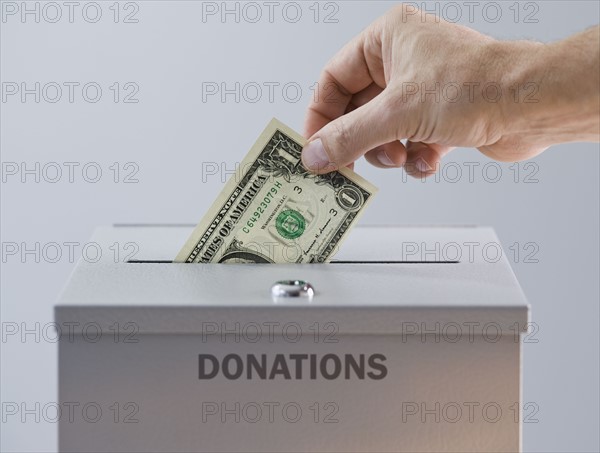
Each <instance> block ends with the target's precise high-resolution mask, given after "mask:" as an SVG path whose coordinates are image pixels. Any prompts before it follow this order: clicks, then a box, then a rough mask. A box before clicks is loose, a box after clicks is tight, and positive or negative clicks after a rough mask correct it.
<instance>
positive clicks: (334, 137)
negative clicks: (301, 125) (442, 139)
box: [302, 94, 398, 173]
mask: <svg viewBox="0 0 600 453" xmlns="http://www.w3.org/2000/svg"><path fill="white" fill-rule="evenodd" d="M385 104H386V100H385V96H384V94H381V95H379V96H377V97H375V98H374V99H373V100H372V101H371V102H368V103H366V104H365V105H363V106H361V107H359V108H357V109H356V110H353V111H351V112H349V113H347V114H346V115H343V116H341V117H339V118H337V119H335V120H333V121H331V122H330V123H328V124H327V125H325V126H324V127H323V128H322V129H321V130H319V131H318V132H317V133H316V134H315V135H314V136H313V137H311V139H310V141H309V143H308V144H307V145H306V146H305V147H304V149H303V150H302V163H303V164H304V166H305V167H306V168H308V169H309V170H311V171H313V172H315V173H327V172H329V171H332V170H335V169H337V168H339V167H342V166H345V165H348V164H350V163H351V162H354V161H355V160H357V159H358V158H360V157H361V156H362V155H363V154H365V153H366V152H367V151H369V150H371V149H373V148H376V147H378V146H379V145H383V144H386V143H390V142H393V141H395V140H397V137H396V128H395V126H394V124H395V123H394V122H393V121H390V120H389V112H387V110H388V109H387V107H388V106H386V105H385ZM388 157H390V159H392V158H393V159H396V160H398V157H397V153H396V152H394V153H392V156H388ZM392 162H393V160H392Z"/></svg>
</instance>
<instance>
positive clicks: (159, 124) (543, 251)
mask: <svg viewBox="0 0 600 453" xmlns="http://www.w3.org/2000/svg"><path fill="white" fill-rule="evenodd" d="M2 3H3V4H5V3H7V2H2ZM285 3H286V2H282V3H281V4H282V5H284V4H285ZM486 3H488V2H481V5H482V7H483V5H485V4H486ZM83 4H85V2H83V3H82V5H83ZM100 4H101V7H102V14H103V16H102V18H101V19H100V20H99V21H98V22H97V23H88V22H86V21H85V20H84V18H83V16H82V14H81V9H77V10H76V11H75V16H74V22H73V23H69V22H68V18H67V17H65V15H66V14H67V12H68V10H67V8H66V7H65V6H63V7H62V12H63V17H62V19H61V20H60V21H59V22H57V23H48V22H46V21H45V20H44V18H43V17H42V18H41V20H40V23H36V22H35V21H34V20H33V18H31V17H28V18H27V20H26V21H25V22H24V23H23V21H22V20H21V18H20V17H19V16H10V17H8V18H7V20H6V23H0V26H1V27H2V31H1V66H2V68H1V78H2V82H3V83H5V82H17V83H21V82H27V83H28V84H29V85H30V86H32V85H33V84H34V83H35V82H40V83H41V85H44V84H46V83H48V82H57V83H59V84H62V83H63V82H79V83H80V84H81V85H80V86H79V88H81V86H82V85H84V84H85V83H87V82H96V83H98V84H100V86H101V87H102V89H103V94H102V97H101V99H100V100H99V101H98V102H97V103H88V102H85V101H84V100H83V98H82V96H81V91H80V89H79V90H77V89H76V92H75V99H74V102H73V103H70V102H68V99H67V98H66V97H67V94H66V92H63V97H62V99H61V100H60V101H59V102H56V103H49V102H45V101H44V100H43V99H42V100H41V102H40V103H36V102H34V101H33V98H32V96H29V97H28V98H27V101H26V102H24V103H23V102H21V100H20V99H19V98H18V97H17V96H13V97H9V98H8V99H7V100H6V102H4V101H3V102H2V104H1V109H2V110H1V152H2V156H1V157H2V162H3V163H7V162H17V163H21V162H26V163H27V164H28V166H29V167H30V168H33V166H34V165H35V162H40V165H41V166H42V167H43V166H44V165H45V164H47V163H48V162H57V163H59V164H62V163H63V162H78V163H80V166H79V167H77V168H78V170H76V172H75V181H74V182H73V183H71V182H69V181H68V178H67V175H66V167H63V170H65V172H63V176H62V178H61V179H60V180H59V181H58V182H56V183H49V182H46V181H44V180H43V179H42V180H41V181H40V182H39V183H36V182H34V181H33V180H32V177H31V176H30V177H29V179H28V180H27V181H26V182H25V183H22V182H20V180H19V177H18V176H16V177H14V176H13V177H8V176H7V180H6V182H3V183H2V187H1V189H2V195H1V202H2V212H1V213H2V224H1V226H2V242H3V244H7V243H11V242H15V243H19V244H20V243H26V244H27V245H28V246H29V247H33V246H34V244H35V243H36V242H39V243H40V247H43V246H44V244H47V243H50V242H58V243H64V242H78V243H81V244H84V243H85V242H86V241H87V240H88V239H89V237H90V235H91V233H92V230H93V229H94V227H96V226H97V225H106V224H111V223H196V222H197V221H198V220H199V218H200V217H201V216H202V214H203V212H204V210H205V209H206V208H207V207H208V206H209V204H210V203H211V201H212V200H213V198H214V197H215V196H216V195H217V194H218V193H219V191H220V188H221V187H222V181H223V180H224V179H223V178H221V177H220V176H218V175H216V176H207V177H206V178H204V179H205V181H203V177H202V168H203V167H202V165H203V163H204V164H206V163H210V162H214V163H216V164H221V163H224V164H225V165H226V167H227V168H229V169H231V168H233V166H234V163H235V162H236V161H238V160H239V159H240V158H241V157H242V156H243V154H244V153H245V152H246V151H247V150H248V149H249V147H250V146H251V144H252V143H253V141H254V140H255V139H256V137H257V136H258V133H259V132H260V131H261V130H262V129H263V128H264V126H265V125H266V123H267V122H268V120H269V119H270V118H271V117H273V116H276V117H278V118H279V119H281V120H282V121H284V122H285V123H287V124H288V125H290V126H292V127H293V128H295V129H297V130H301V129H302V120H303V116H304V111H305V107H306V105H307V103H308V101H309V99H310V96H311V91H310V88H309V87H310V86H311V85H312V84H313V83H314V82H315V81H316V79H317V77H318V74H319V71H320V69H321V68H322V66H323V65H324V64H325V62H326V61H327V60H328V59H329V58H330V57H331V56H332V55H333V54H334V53H335V52H336V50H337V49H339V48H340V47H341V46H342V45H343V44H344V43H345V42H346V41H348V40H349V39H350V38H351V37H352V36H354V35H355V34H357V33H358V32H359V31H360V30H361V29H362V28H364V27H365V26H366V25H367V24H369V23H370V22H371V21H372V20H373V19H375V18H376V17H378V16H379V15H381V14H382V13H384V12H385V11H386V10H387V9H388V8H390V7H391V6H392V2H365V1H352V2H335V3H334V6H331V5H330V6H325V4H321V5H320V6H319V10H320V12H321V16H320V18H319V21H318V22H317V23H315V21H314V16H313V14H314V6H313V10H311V9H309V8H310V6H311V5H312V2H307V3H302V5H301V11H302V18H301V19H300V20H299V21H298V22H297V23H290V22H288V21H287V20H286V19H285V18H284V17H283V16H282V14H281V10H276V14H275V16H274V21H273V23H269V22H268V19H267V18H266V17H264V16H263V18H262V19H261V20H260V21H259V22H258V23H249V22H248V21H245V20H244V18H243V17H242V18H241V20H240V23H236V22H235V21H234V20H233V18H232V17H229V19H228V21H226V22H225V23H223V22H222V21H221V20H220V19H219V17H218V16H211V17H208V18H207V20H206V21H204V22H203V20H202V2H192V1H183V2H169V3H167V2H158V1H145V2H137V3H136V5H137V6H138V7H139V11H138V12H137V13H136V14H135V18H136V19H138V22H137V23H123V21H122V19H123V16H122V15H123V14H125V13H126V12H127V11H133V9H132V8H133V7H131V6H129V7H128V9H127V11H124V10H123V8H125V5H124V4H121V7H120V9H121V17H120V18H119V22H118V23H114V20H113V17H114V16H113V11H112V10H110V9H109V7H110V6H111V5H112V2H100ZM219 4H220V2H219ZM498 4H499V5H500V6H501V12H502V17H501V18H500V19H499V20H498V21H497V22H495V23H492V22H491V21H489V20H486V19H485V17H484V16H483V14H482V12H481V10H480V9H479V10H476V13H475V16H474V20H473V22H472V23H469V20H468V18H467V17H466V11H467V7H466V6H465V5H464V4H463V3H460V2H459V3H458V5H460V7H461V8H462V11H463V13H464V15H463V19H462V20H461V21H460V22H461V23H463V24H466V25H470V26H472V27H474V28H476V29H478V30H480V31H482V32H485V33H488V34H490V35H492V36H494V37H497V38H505V39H519V38H532V39H538V40H543V41H551V40H556V39H560V38H564V37H566V36H568V35H570V34H572V33H574V32H577V31H579V30H582V29H584V28H585V27H588V26H591V25H594V24H596V23H597V22H598V15H599V6H598V3H597V2H594V1H583V2H581V1H580V2H567V1H551V2H530V4H532V5H534V6H531V5H526V4H525V3H521V4H520V5H518V8H519V10H520V11H521V16H520V17H519V20H516V21H515V18H514V9H515V6H513V5H514V2H500V3H498ZM18 5H19V6H21V3H20V2H19V3H18ZM28 5H29V6H30V7H31V8H33V7H34V2H29V3H28ZM41 5H42V6H43V4H41ZM59 5H62V3H59ZM231 5H233V4H230V6H231ZM260 5H262V6H263V12H264V13H266V11H267V10H266V6H264V4H262V3H260ZM428 5H432V3H428ZM4 6H5V5H3V7H4ZM511 7H512V8H513V9H510V8H511ZM526 8H527V9H526ZM534 8H537V13H535V15H534V16H533V18H534V19H537V23H527V22H526V21H525V20H524V17H523V15H524V14H525V13H526V12H532V11H535V9H534ZM335 9H337V12H335V14H334V16H333V19H336V20H337V23H325V21H324V17H323V15H324V14H325V13H327V12H332V11H335ZM289 11H290V12H291V10H289ZM489 11H492V10H489ZM48 12H49V13H50V12H51V11H48ZM88 12H89V13H90V17H91V12H92V11H91V10H89V11H88ZM492 12H493V11H492ZM449 13H450V12H449V10H448V14H449ZM52 14H53V12H52ZM507 69H509V68H507ZM114 82H119V83H120V84H121V86H122V85H123V84H125V83H128V82H132V83H135V84H137V86H139V92H138V93H137V95H136V98H137V99H138V100H139V102H137V103H123V102H118V103H115V102H114V101H113V98H112V95H113V91H110V90H109V86H111V85H112V84H113V83H114ZM203 82H216V83H218V84H221V83H222V82H224V83H227V84H228V85H229V86H230V87H233V85H234V84H235V82H239V83H240V84H241V86H243V85H245V84H247V83H252V82H255V83H258V84H264V83H265V82H267V83H268V82H278V83H280V87H279V88H281V86H283V85H284V84H285V83H288V82H291V83H295V84H298V85H299V86H300V87H301V88H302V96H301V98H300V99H299V100H297V102H292V99H290V98H289V97H288V99H287V100H286V99H285V98H284V96H283V94H282V92H281V89H276V91H275V97H274V99H273V102H270V100H269V99H268V96H267V92H266V91H263V94H262V97H261V98H260V99H259V100H258V102H255V103H251V102H246V101H245V100H244V98H243V96H242V97H241V99H240V102H239V103H238V102H235V100H234V98H233V96H228V97H227V99H226V102H224V103H223V102H221V101H220V99H219V97H218V96H213V97H210V98H208V99H207V102H203V96H202V90H203V85H202V83H203ZM253 93H254V92H252V93H250V95H253ZM122 94H123V92H122ZM242 94H243V93H242ZM289 96H295V95H294V93H293V91H290V92H289ZM88 162H96V163H97V164H98V165H99V166H100V167H101V168H102V170H103V174H102V177H101V178H100V181H99V182H97V183H89V182H86V181H84V180H83V178H82V175H81V171H80V169H81V168H82V166H83V165H85V164H86V163H88ZM114 162H119V165H120V167H121V175H120V179H122V177H123V176H124V174H126V173H129V171H125V170H130V169H131V168H133V167H128V168H127V169H125V170H124V169H123V166H124V165H125V164H126V163H127V162H133V163H134V164H135V165H137V167H138V168H139V171H138V172H137V174H136V175H135V177H136V178H137V180H138V182H137V183H128V184H127V183H123V182H119V183H115V182H114V181H113V176H114V174H113V172H112V171H111V170H110V169H109V166H110V165H111V164H112V163H114ZM465 162H478V163H480V165H479V166H478V167H476V170H475V173H474V177H473V179H472V180H470V178H469V177H468V174H467V169H468V167H467V166H465ZM488 162H489V160H487V159H486V158H484V157H483V156H481V155H480V154H479V153H477V152H476V151H474V150H466V149H458V150H456V151H454V152H453V153H452V154H451V155H449V156H448V157H447V159H446V164H448V163H450V165H451V166H449V167H445V168H446V169H447V172H448V173H447V177H446V178H441V179H440V180H439V181H437V182H436V181H435V180H433V181H432V180H429V181H426V182H422V181H419V180H412V179H407V178H406V177H405V175H404V173H403V172H402V171H401V170H392V171H382V170H378V169H374V168H371V167H369V166H368V165H366V164H365V163H364V162H360V163H359V164H358V165H357V170H358V171H359V173H361V174H362V175H364V176H365V177H366V178H367V179H369V180H371V181H373V182H375V183H376V185H378V187H379V188H380V194H379V195H378V197H377V198H376V199H375V200H374V202H373V204H372V206H371V207H370V208H369V210H368V212H367V214H366V215H365V216H364V217H363V223H365V224H397V223H398V224H481V225H490V226H493V227H494V228H495V229H496V231H497V233H498V235H499V237H500V239H501V241H502V243H503V245H504V247H505V248H506V250H507V252H508V254H509V258H510V260H511V264H512V266H513V269H514V270H515V273H516V274H517V277H518V278H519V280H520V282H521V285H522V286H523V289H524V291H525V293H526V295H527V297H528V299H529V301H530V303H531V305H532V307H533V321H534V322H535V323H536V325H537V326H538V328H539V331H538V332H537V333H536V335H535V338H536V339H537V340H539V341H538V342H537V343H527V344H525V345H524V378H523V380H524V387H523V400H524V402H533V403H535V404H536V405H537V407H538V408H539V412H538V413H537V415H536V418H537V420H538V421H537V423H525V424H524V448H525V450H526V451H547V452H549V451H598V450H599V448H600V445H599V437H598V424H599V413H598V407H599V392H598V382H599V367H598V363H599V361H598V360H599V359H598V345H599V336H598V325H599V312H598V306H599V294H598V274H599V261H598V250H599V243H598V231H599V218H598V215H599V174H598V169H599V153H598V145H597V144H569V145H562V146H556V147H554V148H552V149H550V150H549V151H547V152H546V153H544V154H543V155H542V156H540V157H538V158H536V159H535V160H534V161H533V162H534V164H535V166H533V167H527V168H525V167H524V164H521V165H520V166H519V167H518V168H519V169H520V174H519V176H518V178H517V182H515V179H514V178H515V173H514V171H513V170H511V168H510V165H509V164H502V165H501V166H500V168H501V169H502V177H501V178H500V180H499V181H498V182H496V183H492V182H488V181H486V179H485V178H484V177H483V174H482V171H481V169H482V167H483V166H484V165H485V164H486V163H488ZM469 165H470V164H469ZM456 166H459V167H460V168H461V169H462V170H463V175H462V177H459V178H457V179H458V180H457V181H456V182H452V180H453V178H454V175H455V173H454V172H452V170H453V169H455V168H456ZM514 168H515V167H513V169H514ZM534 171H535V175H534V176H533V179H534V180H537V182H529V183H528V182H526V179H527V178H526V175H527V174H530V173H533V172H534ZM490 174H492V176H493V173H490ZM90 175H91V176H93V172H90ZM52 176H53V173H52V174H51V175H50V177H52ZM529 179H532V178H529ZM183 239H184V238H182V241H183ZM515 243H518V245H517V246H516V247H513V249H515V248H516V249H519V250H520V252H521V253H520V254H519V257H518V258H517V257H516V256H515V254H514V253H513V252H511V251H510V250H509V247H511V246H513V244H515ZM529 243H534V245H533V246H531V245H528V246H527V247H529V248H527V249H526V248H525V247H526V244H529ZM531 247H534V248H531ZM535 247H537V251H536V253H535V256H534V257H533V258H535V259H537V262H523V258H524V254H527V253H529V252H531V251H533V250H534V249H535ZM77 250H78V255H77V256H81V247H79V248H78V249H77ZM63 252H64V253H63V257H62V258H61V259H60V260H58V262H56V263H51V262H49V260H48V259H46V260H44V259H43V257H42V259H40V262H39V263H37V262H35V259H34V257H33V256H26V257H25V258H26V259H25V260H23V259H21V258H20V257H19V256H5V257H4V258H5V261H6V262H3V263H2V282H1V291H2V293H1V296H2V311H1V315H2V322H3V329H5V328H8V327H7V326H9V325H13V324H11V323H17V324H18V325H21V324H22V323H23V324H22V325H23V326H25V327H27V328H30V329H31V328H34V327H35V325H36V323H40V326H44V325H45V324H46V323H48V322H51V321H52V307H53V303H54V301H55V299H56V297H57V295H58V293H59V292H60V290H61V288H62V286H63V285H64V283H65V282H66V280H67V278H68V275H69V273H70V271H71V270H72V268H73V266H74V264H73V263H71V262H70V260H69V259H68V257H67V256H64V255H66V249H63ZM1 347H2V374H1V384H2V394H1V397H2V401H3V402H17V403H19V404H20V403H21V402H26V403H27V404H28V405H29V407H32V406H33V405H34V404H35V403H36V402H40V403H41V405H44V404H45V403H48V402H52V401H56V397H57V395H56V388H57V383H56V374H57V373H56V363H57V348H56V344H55V343H53V342H52V341H49V340H48V339H47V338H44V336H43V335H42V337H41V338H38V339H36V338H34V336H33V335H30V336H28V337H26V339H25V341H21V339H20V338H19V337H18V336H11V337H9V338H6V339H3V341H2V344H1ZM56 432H57V426H56V424H55V423H48V422H45V421H44V420H43V419H42V420H40V421H39V422H36V421H35V420H34V419H33V418H32V417H29V418H28V419H27V422H26V423H21V422H20V421H19V420H18V419H16V418H15V417H13V418H10V419H9V421H8V422H7V423H3V424H2V436H1V437H2V445H1V446H2V450H3V451H52V450H54V449H55V448H56Z"/></svg>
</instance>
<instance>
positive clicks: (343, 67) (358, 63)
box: [304, 24, 385, 138]
mask: <svg viewBox="0 0 600 453" xmlns="http://www.w3.org/2000/svg"><path fill="white" fill-rule="evenodd" d="M373 82H375V83H376V84H377V85H379V86H380V87H381V88H384V86H385V79H384V75H383V63H382V58H381V40H380V34H379V27H378V25H377V24H372V25H371V26H370V27H369V28H367V29H366V30H364V31H363V32H362V33H360V34H359V35H358V36H356V37H355V38H353V39H352V41H350V42H349V43H348V44H346V45H345V46H344V47H343V48H342V49H341V50H340V51H339V52H338V53H337V54H336V55H335V56H334V57H333V58H332V59H331V60H330V61H329V62H328V63H327V65H326V66H325V68H324V69H323V72H322V73H321V76H320V78H319V82H318V83H317V88H316V90H315V94H314V96H313V97H312V99H311V102H310V105H309V106H308V111H307V114H306V120H305V123H304V134H305V136H306V138H310V137H311V136H312V135H314V134H315V133H316V132H317V131H319V130H320V129H321V128H322V127H323V126H325V125H326V124H327V123H329V122H331V121H333V120H334V119H336V118H338V117H340V116H342V115H343V114H344V113H345V111H346V108H347V107H348V104H349V103H350V100H351V99H352V96H353V95H354V94H356V93H358V92H360V91H362V90H364V89H365V88H367V87H368V86H369V85H371V84H372V83H373Z"/></svg>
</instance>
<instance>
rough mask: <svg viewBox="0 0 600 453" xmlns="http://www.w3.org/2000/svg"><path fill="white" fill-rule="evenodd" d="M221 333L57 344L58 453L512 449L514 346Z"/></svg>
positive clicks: (280, 327) (451, 333) (488, 341)
mask: <svg viewBox="0 0 600 453" xmlns="http://www.w3.org/2000/svg"><path fill="white" fill-rule="evenodd" d="M275 324H277V325H275ZM217 327H218V328H217V329H216V330H221V327H222V326H217ZM454 327H455V326H454ZM224 330H227V331H228V332H229V333H227V334H221V333H205V334H202V335H200V334H199V335H135V334H132V335H130V336H129V337H127V336H126V335H124V334H123V332H121V333H119V334H117V333H113V335H104V336H103V337H102V338H100V339H94V341H91V339H89V338H86V337H85V336H75V337H74V338H63V339H62V340H61V343H60V400H61V406H64V407H65V408H67V407H68V408H70V410H69V412H70V413H69V417H67V416H66V415H65V414H63V417H61V420H60V436H59V442H60V450H61V451H95V452H98V451H121V452H124V451H171V452H174V451H357V452H358V451H411V452H416V451H479V452H483V451H494V452H501V451H517V450H518V449H519V420H518V417H519V413H520V411H519V404H520V402H519V385H520V369H519V361H520V358H519V341H518V340H519V339H518V336H517V338H515V337H514V336H513V335H508V334H505V335H504V336H501V337H498V336H496V335H494V334H490V335H487V336H480V335H474V336H473V335H469V332H468V331H467V330H459V331H457V330H456V329H454V328H453V329H446V330H445V329H444V328H443V327H441V328H440V327H439V326H438V327H437V329H434V330H433V332H430V333H429V334H425V335H421V334H417V335H402V334H398V335H340V334H339V333H337V330H336V323H335V321H332V320H326V319H323V320H315V325H314V329H305V330H304V331H301V330H300V329H299V328H298V326H297V325H295V324H294V323H293V322H291V323H289V324H281V323H269V322H268V321H265V322H264V323H261V324H256V323H252V325H235V324H233V325H230V326H225V329H224ZM209 331H210V329H209ZM458 334H460V335H458ZM65 413H66V411H65Z"/></svg>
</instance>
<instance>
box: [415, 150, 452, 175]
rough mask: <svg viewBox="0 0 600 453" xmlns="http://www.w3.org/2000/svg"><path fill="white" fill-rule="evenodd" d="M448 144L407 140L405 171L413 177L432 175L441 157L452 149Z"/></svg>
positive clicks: (437, 167)
mask: <svg viewBox="0 0 600 453" xmlns="http://www.w3.org/2000/svg"><path fill="white" fill-rule="evenodd" d="M453 149H454V148H453V147H450V146H442V145H437V144H435V143H433V144H426V143H421V142H410V141H409V142H407V144H406V151H407V159H406V164H405V167H404V168H405V171H406V173H408V174H409V175H411V176H414V177H415V178H426V177H428V176H431V175H433V174H434V173H435V172H436V171H437V170H438V169H439V165H440V162H441V160H442V157H444V156H445V155H446V154H448V153H449V152H450V151H452V150H453Z"/></svg>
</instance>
